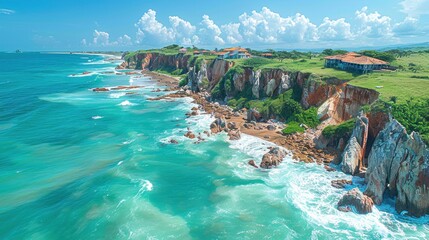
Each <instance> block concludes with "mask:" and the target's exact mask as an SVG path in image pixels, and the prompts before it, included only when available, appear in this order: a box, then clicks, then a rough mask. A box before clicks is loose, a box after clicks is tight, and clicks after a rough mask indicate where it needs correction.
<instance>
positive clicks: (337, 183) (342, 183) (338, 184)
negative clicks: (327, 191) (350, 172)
mask: <svg viewBox="0 0 429 240" xmlns="http://www.w3.org/2000/svg"><path fill="white" fill-rule="evenodd" d="M351 184H352V181H351V180H347V179H336V180H332V181H331V186H332V187H334V188H345V187H346V185H351Z"/></svg>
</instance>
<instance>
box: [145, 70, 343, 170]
mask: <svg viewBox="0 0 429 240" xmlns="http://www.w3.org/2000/svg"><path fill="white" fill-rule="evenodd" d="M142 74H143V75H146V76H149V77H151V79H152V80H154V81H156V82H158V83H159V84H161V85H164V86H167V87H168V88H170V90H175V91H176V92H174V93H170V94H167V95H164V96H161V97H157V98H152V99H149V100H151V101H156V100H161V99H166V98H183V97H191V98H192V99H193V102H194V103H196V104H198V106H199V109H201V110H203V111H204V112H205V114H212V115H213V116H215V117H220V118H221V117H224V118H225V119H226V121H227V123H232V124H234V125H235V126H236V127H237V129H238V130H239V131H240V132H241V133H244V134H247V135H250V136H253V137H257V138H259V139H262V140H264V141H268V142H271V143H273V144H275V145H276V146H279V147H283V148H285V149H287V150H289V151H291V152H292V155H293V159H294V160H297V161H301V162H305V163H317V164H320V165H321V164H324V165H325V169H326V170H328V171H334V169H333V168H331V167H329V164H330V163H331V162H332V161H333V160H334V158H335V157H336V153H335V152H328V151H327V150H322V149H316V147H315V145H314V143H313V142H312V141H311V140H312V136H311V133H308V131H307V132H305V133H301V134H294V135H287V136H285V135H283V134H282V133H281V130H282V126H284V124H283V123H269V122H252V123H250V121H247V111H245V110H244V109H243V110H239V111H235V112H234V111H233V110H232V109H231V108H230V107H228V106H226V105H220V104H218V103H214V102H210V101H208V100H206V96H207V95H208V93H206V92H204V93H192V92H191V91H189V90H187V91H185V90H184V89H182V88H179V87H178V83H179V81H180V80H179V78H176V77H173V76H169V75H166V74H160V73H156V72H152V71H148V70H143V71H142ZM192 114H193V113H192V112H190V113H189V115H192ZM310 131H311V130H310ZM258 161H259V160H258Z"/></svg>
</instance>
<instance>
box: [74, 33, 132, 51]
mask: <svg viewBox="0 0 429 240" xmlns="http://www.w3.org/2000/svg"><path fill="white" fill-rule="evenodd" d="M81 43H82V45H84V46H97V47H100V46H101V47H106V46H131V45H133V42H132V40H131V37H130V36H128V35H127V34H125V35H123V36H120V37H119V38H118V39H117V40H116V41H113V42H112V41H110V34H109V33H108V32H103V31H98V30H94V33H93V39H92V43H88V42H87V41H86V39H85V38H84V39H82V40H81Z"/></svg>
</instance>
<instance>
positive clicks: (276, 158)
mask: <svg viewBox="0 0 429 240" xmlns="http://www.w3.org/2000/svg"><path fill="white" fill-rule="evenodd" d="M284 157H286V151H285V150H283V149H280V148H279V147H277V146H276V147H272V148H271V149H270V151H269V152H267V153H265V154H264V156H263V157H262V162H261V164H260V165H259V166H260V167H261V168H266V169H269V168H272V167H273V166H274V167H275V166H278V165H279V164H280V163H281V162H282V161H283V158H284Z"/></svg>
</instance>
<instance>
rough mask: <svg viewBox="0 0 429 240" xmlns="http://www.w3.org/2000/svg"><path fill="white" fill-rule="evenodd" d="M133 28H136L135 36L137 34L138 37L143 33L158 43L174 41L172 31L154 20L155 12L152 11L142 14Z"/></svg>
mask: <svg viewBox="0 0 429 240" xmlns="http://www.w3.org/2000/svg"><path fill="white" fill-rule="evenodd" d="M135 26H136V27H137V35H139V32H140V35H141V32H143V33H145V34H144V35H146V33H147V35H148V36H151V37H152V38H154V39H156V40H159V41H163V42H172V41H174V40H175V39H174V33H173V31H172V30H171V29H168V28H167V27H165V26H164V24H162V23H161V22H159V21H158V20H157V19H156V11H154V10H152V9H149V10H148V11H147V12H146V13H144V14H143V16H142V17H141V18H140V19H139V21H138V22H137V23H136V24H135ZM144 35H143V36H144Z"/></svg>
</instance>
